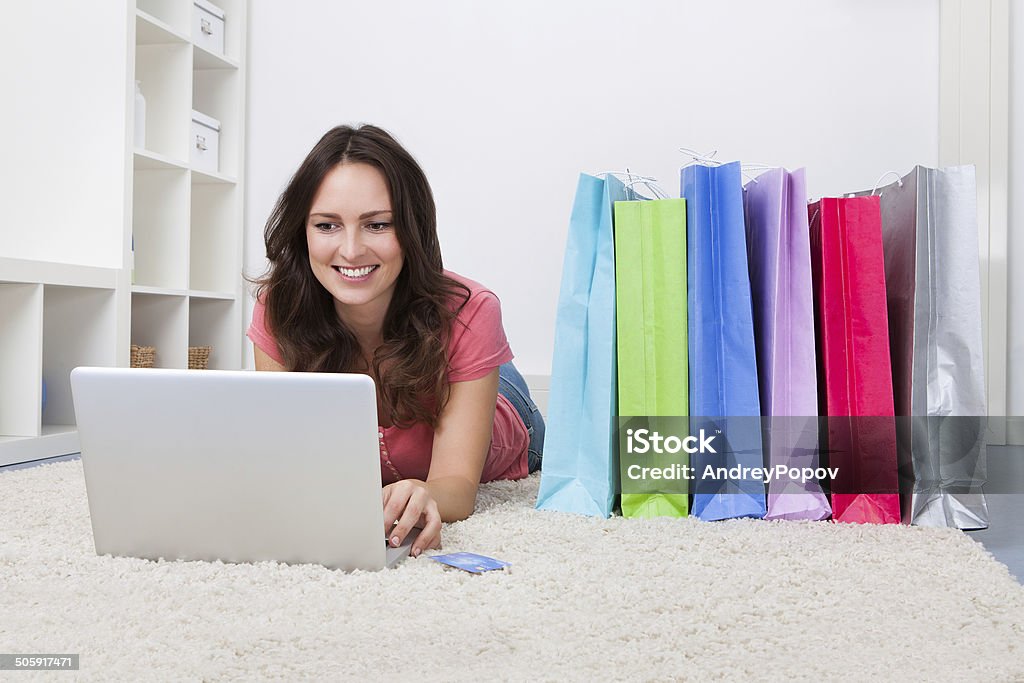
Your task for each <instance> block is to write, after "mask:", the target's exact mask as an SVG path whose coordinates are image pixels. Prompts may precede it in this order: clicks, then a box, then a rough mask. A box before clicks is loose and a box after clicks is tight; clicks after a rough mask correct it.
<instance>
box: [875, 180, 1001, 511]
mask: <svg viewBox="0 0 1024 683" xmlns="http://www.w3.org/2000/svg"><path fill="white" fill-rule="evenodd" d="M976 192H977V190H976V185H975V174H974V167H973V166H957V167H953V168H942V169H935V168H924V167H922V166H918V167H916V168H915V169H914V170H913V171H911V172H910V173H909V174H908V175H906V176H904V177H903V178H902V179H900V180H899V181H897V182H895V183H892V184H891V185H888V186H886V187H883V188H882V189H881V190H879V191H878V195H879V198H880V199H879V200H880V203H881V211H882V243H883V248H884V251H885V283H886V297H887V301H888V313H889V335H890V339H891V344H892V372H893V393H894V400H895V411H896V415H897V435H898V438H899V445H900V448H901V451H902V452H904V453H908V456H906V457H904V458H901V462H908V463H909V464H910V472H909V474H908V476H907V477H902V478H901V479H902V480H903V481H901V489H903V490H904V491H905V492H906V495H904V497H903V510H904V519H906V520H909V521H910V522H911V523H912V524H918V525H923V526H949V527H956V528H960V529H983V528H985V527H987V526H988V506H987V503H986V501H985V496H984V494H983V493H982V485H983V484H984V483H985V479H986V476H985V475H986V472H985V455H986V452H985V426H986V424H985V423H986V418H985V416H986V414H987V406H986V401H985V364H984V358H983V346H982V320H981V276H980V267H979V262H978V219H977V215H978V214H977V198H976V197H977V194H976Z"/></svg>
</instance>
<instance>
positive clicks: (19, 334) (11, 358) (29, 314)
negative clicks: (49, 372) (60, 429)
mask: <svg viewBox="0 0 1024 683" xmlns="http://www.w3.org/2000/svg"><path fill="white" fill-rule="evenodd" d="M0 320H3V326H2V327H0V377H2V378H3V382H2V383H0V435H3V436H19V437H26V436H27V437H34V436H39V429H40V425H41V418H42V400H43V390H42V383H41V381H40V368H41V367H42V355H43V354H42V349H43V286H42V285H39V284H0Z"/></svg>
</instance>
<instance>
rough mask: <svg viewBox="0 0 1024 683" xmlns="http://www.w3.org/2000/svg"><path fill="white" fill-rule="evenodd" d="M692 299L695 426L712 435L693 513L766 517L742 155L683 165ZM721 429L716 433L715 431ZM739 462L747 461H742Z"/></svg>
mask: <svg viewBox="0 0 1024 683" xmlns="http://www.w3.org/2000/svg"><path fill="white" fill-rule="evenodd" d="M680 175H681V190H680V192H681V194H682V196H683V198H685V199H686V226H687V231H686V257H687V261H686V262H687V270H686V273H687V309H688V311H687V312H688V316H687V322H688V328H689V330H688V339H689V351H690V361H689V366H690V416H691V417H690V425H691V427H690V428H691V433H699V431H700V430H701V429H703V430H704V431H705V432H706V433H707V434H709V435H713V436H715V437H716V439H715V442H716V444H717V448H715V452H713V453H712V452H697V453H694V454H693V457H692V459H691V462H692V463H693V467H694V472H693V475H694V479H693V486H692V489H693V492H694V495H693V508H692V514H693V515H695V516H696V517H699V518H700V519H704V520H716V519H728V518H732V517H759V518H760V517H764V515H765V512H766V506H765V488H764V479H763V477H762V476H758V475H757V474H756V473H755V472H752V471H751V470H753V469H755V468H757V469H760V468H762V467H763V455H762V446H761V420H760V415H761V409H760V403H759V400H758V383H757V357H756V354H755V349H754V326H753V320H752V314H751V300H750V276H749V273H748V269H747V246H746V228H745V226H744V219H743V187H742V182H741V180H740V164H739V162H734V163H731V164H725V165H722V166H710V167H709V166H701V165H694V166H686V167H684V168H683V170H682V172H681V174H680ZM718 437H720V438H718ZM743 468H746V471H744V469H743Z"/></svg>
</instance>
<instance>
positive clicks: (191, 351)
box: [188, 346, 213, 370]
mask: <svg viewBox="0 0 1024 683" xmlns="http://www.w3.org/2000/svg"><path fill="white" fill-rule="evenodd" d="M211 351H213V347H212V346H190V347H188V369H189V370H206V369H207V365H208V364H209V362H210V352H211Z"/></svg>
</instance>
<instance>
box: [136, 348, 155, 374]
mask: <svg viewBox="0 0 1024 683" xmlns="http://www.w3.org/2000/svg"><path fill="white" fill-rule="evenodd" d="M155 362H156V348H154V347H152V346H139V345H137V344H132V360H131V366H132V367H133V368H151V367H153V364H154V363H155Z"/></svg>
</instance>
